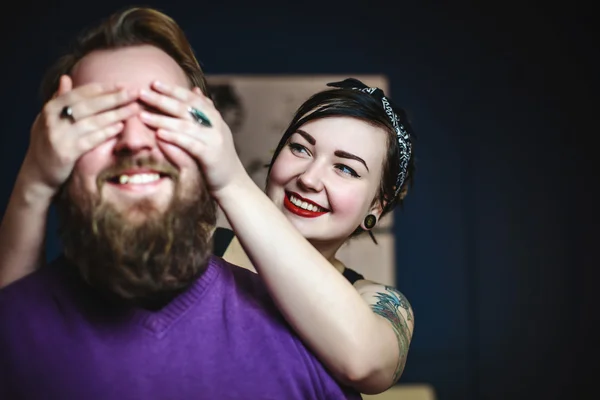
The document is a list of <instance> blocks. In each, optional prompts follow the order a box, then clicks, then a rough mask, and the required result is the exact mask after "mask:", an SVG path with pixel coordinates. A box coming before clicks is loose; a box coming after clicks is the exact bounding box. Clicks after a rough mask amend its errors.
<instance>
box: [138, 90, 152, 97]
mask: <svg viewBox="0 0 600 400" xmlns="http://www.w3.org/2000/svg"><path fill="white" fill-rule="evenodd" d="M140 95H141V96H142V97H150V96H151V95H152V94H151V93H150V91H149V90H146V89H142V90H140Z"/></svg>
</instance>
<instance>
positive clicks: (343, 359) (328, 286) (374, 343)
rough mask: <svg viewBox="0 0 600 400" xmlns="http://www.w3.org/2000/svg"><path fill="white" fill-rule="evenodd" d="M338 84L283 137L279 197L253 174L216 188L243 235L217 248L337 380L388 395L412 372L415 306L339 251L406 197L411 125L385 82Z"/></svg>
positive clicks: (311, 102)
mask: <svg viewBox="0 0 600 400" xmlns="http://www.w3.org/2000/svg"><path fill="white" fill-rule="evenodd" d="M333 86H342V87H341V88H337V89H332V90H326V91H323V92H320V93H317V94H315V95H314V96H312V97H311V98H309V99H308V100H307V101H306V102H305V103H304V104H303V105H301V106H300V108H299V109H298V111H297V112H296V114H295V116H294V118H293V120H292V122H291V123H290V125H289V126H288V128H287V129H286V131H285V133H284V135H283V137H282V138H281V140H280V142H279V144H278V146H277V148H276V150H275V152H274V154H273V158H272V161H271V163H270V167H269V173H268V177H267V185H266V194H267V195H268V197H269V200H271V202H272V203H271V204H269V203H268V202H267V201H266V199H265V198H264V195H263V194H262V193H261V192H260V190H259V189H258V188H257V187H256V185H254V184H252V183H250V182H249V179H248V177H247V174H245V173H241V172H238V173H236V174H234V175H233V178H231V182H229V183H227V184H225V185H224V187H219V188H216V189H213V195H214V196H215V198H216V199H217V201H218V202H219V205H220V206H221V208H222V209H223V211H224V212H225V214H226V216H227V218H228V221H229V223H230V224H231V226H232V227H233V230H234V231H235V234H236V236H235V237H234V236H232V235H227V234H226V233H225V231H224V230H223V229H219V230H218V231H217V234H216V236H215V237H216V239H217V243H216V248H217V249H218V250H219V254H222V255H223V257H224V258H225V259H227V260H230V261H232V262H235V263H236V264H238V265H241V266H243V267H245V268H248V269H250V270H254V271H256V272H258V273H259V274H260V275H262V278H263V280H264V281H265V282H266V283H267V285H268V287H269V290H270V292H271V294H272V295H273V297H274V299H275V300H276V302H277V304H278V306H279V308H280V310H281V311H282V313H283V314H284V316H285V317H286V319H287V320H288V321H289V322H290V324H291V325H292V326H293V327H294V329H295V330H296V331H297V332H298V333H299V334H300V335H301V336H302V337H303V338H304V340H306V341H307V343H308V344H309V345H310V346H311V348H312V350H313V351H315V353H316V354H318V355H319V357H320V358H321V360H323V362H324V363H325V364H326V365H327V366H328V367H329V368H330V369H331V370H332V371H334V373H336V376H338V379H340V380H341V381H343V382H346V383H348V384H349V385H352V386H353V387H355V388H357V389H358V390H360V391H362V392H364V393H378V392H382V391H383V390H385V389H386V388H388V387H389V386H390V385H392V384H393V383H395V382H396V381H397V380H398V379H399V378H400V376H401V374H402V371H403V369H404V365H405V362H406V357H407V352H408V348H409V344H410V341H411V338H412V332H413V329H414V318H413V312H412V308H411V307H410V304H409V303H408V301H407V299H406V298H405V297H404V296H403V295H402V294H401V293H400V292H399V291H397V290H396V289H394V288H393V287H390V286H387V285H381V284H378V283H376V282H372V281H369V280H366V279H364V277H363V276H362V275H360V274H358V273H356V272H354V271H353V270H351V269H349V268H347V267H346V266H345V265H344V264H343V263H342V262H341V261H340V260H339V259H337V258H336V253H337V251H338V249H339V248H340V246H341V245H342V244H343V243H344V242H345V241H346V240H347V239H348V238H349V237H352V236H357V235H359V234H361V233H363V232H366V231H369V230H371V229H372V228H373V227H374V226H375V225H376V223H377V221H379V220H380V218H381V217H382V216H384V215H385V214H386V213H388V212H390V211H391V210H392V209H393V208H394V206H395V205H397V204H400V203H401V202H402V200H403V198H404V196H405V195H406V192H407V189H408V187H409V185H410V182H411V180H412V176H413V172H414V171H413V170H414V162H413V154H412V135H411V134H410V133H409V132H410V129H411V128H410V125H409V124H408V122H407V121H406V117H405V115H404V113H403V111H402V110H401V109H400V108H397V107H393V108H392V106H391V105H390V102H389V99H387V98H386V97H385V96H384V95H383V92H382V91H380V90H378V89H374V88H365V87H364V85H363V84H362V83H361V82H359V81H356V80H352V79H350V80H346V81H344V82H340V83H336V84H333ZM167 140H173V141H177V137H176V136H175V135H169V138H168V139H167ZM182 143H183V140H182ZM215 150H216V149H215V148H213V152H214V151H215ZM222 151H223V150H222ZM230 152H231V153H233V150H230V151H226V152H225V153H224V154H223V153H220V154H221V157H220V159H221V160H223V159H226V158H227V157H229V156H233V155H232V154H231V153H230ZM226 154H231V155H229V156H226ZM200 158H202V157H201V156H200ZM235 175H238V177H235ZM240 177H243V178H240ZM239 199H244V201H239ZM276 210H278V211H279V212H276ZM258 232H260V234H257V233H258ZM301 237H303V238H304V239H306V241H303V240H301V239H300V238H301ZM307 243H310V245H311V246H306V244H307ZM315 250H316V251H315Z"/></svg>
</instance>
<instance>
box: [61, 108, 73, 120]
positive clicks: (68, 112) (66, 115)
mask: <svg viewBox="0 0 600 400" xmlns="http://www.w3.org/2000/svg"><path fill="white" fill-rule="evenodd" d="M60 118H62V119H68V120H69V121H71V122H72V123H73V122H75V117H74V116H73V109H72V108H71V107H70V106H64V107H63V109H62V110H61V111H60Z"/></svg>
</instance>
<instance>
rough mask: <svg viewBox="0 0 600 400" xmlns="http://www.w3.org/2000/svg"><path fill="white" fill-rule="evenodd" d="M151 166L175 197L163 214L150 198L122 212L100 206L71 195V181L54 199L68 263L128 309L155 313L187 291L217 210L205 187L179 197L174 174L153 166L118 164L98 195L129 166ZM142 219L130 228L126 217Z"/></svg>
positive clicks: (200, 268)
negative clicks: (140, 216) (130, 306)
mask: <svg viewBox="0 0 600 400" xmlns="http://www.w3.org/2000/svg"><path fill="white" fill-rule="evenodd" d="M131 166H138V167H145V166H148V167H152V168H153V169H155V170H157V171H160V172H163V173H165V174H167V175H169V176H170V178H171V179H172V180H173V182H174V189H173V198H172V200H171V203H170V205H169V207H168V208H167V210H165V211H164V212H160V211H158V210H156V209H155V208H154V204H153V202H152V201H151V200H150V199H144V200H141V201H138V202H137V203H136V204H135V205H133V206H130V207H129V208H128V209H127V210H125V211H118V210H117V209H116V208H115V206H114V205H112V204H110V203H108V202H106V201H104V202H103V201H101V199H100V195H99V194H98V195H97V196H92V195H90V194H89V193H82V192H80V191H79V192H76V191H75V190H73V187H72V185H71V181H69V182H67V184H66V185H65V186H64V187H63V189H62V190H61V193H60V194H59V196H58V197H57V199H56V207H57V211H58V216H59V221H60V229H59V234H60V237H61V239H62V242H63V246H64V253H65V257H66V258H67V259H68V260H69V261H70V262H71V263H72V264H74V265H75V266H76V267H77V269H78V271H79V273H80V275H81V277H82V278H83V279H84V280H85V281H86V282H87V283H88V284H89V285H91V286H92V287H94V288H96V289H98V290H99V291H101V292H103V293H104V294H106V295H108V296H109V297H111V298H115V299H117V300H118V301H122V302H123V301H124V302H126V303H129V304H133V305H137V306H141V307H145V308H154V309H155V308H160V307H162V306H164V305H165V304H166V303H167V302H168V301H170V300H171V299H172V298H173V297H174V296H176V295H177V294H179V293H181V292H182V291H183V290H185V289H186V288H187V287H189V285H190V284H192V283H193V282H194V281H195V280H196V279H197V278H198V277H199V276H200V275H201V274H202V273H203V272H204V271H205V270H206V266H207V261H208V257H209V256H210V254H211V253H212V241H211V233H212V228H213V227H214V225H215V223H216V203H215V202H214V200H213V199H212V198H211V197H210V195H209V193H208V190H207V188H206V185H205V184H204V182H203V180H199V181H198V182H195V184H194V185H193V186H192V187H188V188H186V189H187V190H186V192H185V193H180V190H181V187H180V183H179V179H178V173H177V171H176V170H175V169H174V168H173V167H171V166H165V165H162V168H161V166H160V165H157V163H155V162H153V161H152V160H149V159H146V160H132V159H124V160H120V162H119V165H117V166H114V167H112V168H110V169H109V170H107V171H105V172H104V173H102V174H101V175H100V176H99V178H98V185H97V187H98V193H101V189H102V185H103V184H105V182H106V180H107V179H109V177H111V176H112V177H114V176H118V174H119V173H118V171H124V170H126V169H127V168H128V167H131ZM128 212H135V213H143V214H144V215H145V216H146V217H145V220H144V221H143V222H140V223H137V224H134V223H132V222H130V221H128V219H127V216H126V215H125V214H126V213H128Z"/></svg>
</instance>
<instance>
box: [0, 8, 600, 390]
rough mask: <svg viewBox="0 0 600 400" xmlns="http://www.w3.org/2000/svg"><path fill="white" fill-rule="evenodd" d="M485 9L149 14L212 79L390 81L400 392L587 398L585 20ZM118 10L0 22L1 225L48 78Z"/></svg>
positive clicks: (577, 11)
mask: <svg viewBox="0 0 600 400" xmlns="http://www.w3.org/2000/svg"><path fill="white" fill-rule="evenodd" d="M48 3H50V2H48ZM482 3H486V4H485V5H477V4H469V3H468V2H464V1H463V2H448V4H443V5H441V4H437V5H434V4H432V3H429V2H423V1H400V0H399V1H393V2H392V1H390V2H382V1H374V0H371V1H365V2H360V1H355V0H353V1H346V2H340V3H339V4H334V3H333V2H327V1H321V2H315V3H311V2H284V1H281V2H280V3H260V2H250V1H245V2H242V1H219V2H214V1H213V2H206V1H205V2H202V1H196V2H181V1H162V2H158V1H155V2H148V3H146V4H149V5H153V6H156V7H157V8H159V9H161V10H163V11H165V12H167V13H168V14H169V15H171V16H172V17H174V18H175V19H176V20H177V21H178V22H179V23H180V24H181V25H182V27H183V28H184V30H185V31H186V32H187V34H188V37H189V39H190V41H191V42H192V45H193V46H194V48H195V49H196V53H197V56H198V58H199V60H200V61H201V63H202V64H203V66H204V68H205V71H206V72H207V73H208V74H224V73H241V74H253V73H256V74H311V73H314V74H348V75H352V74H385V75H387V76H388V78H389V80H390V85H391V92H392V94H393V98H394V100H395V102H397V103H400V104H402V105H403V106H404V107H405V108H406V109H407V110H408V113H409V115H410V117H411V119H412V121H413V124H414V128H415V130H416V131H417V134H418V137H419V139H418V143H417V148H416V149H417V157H418V172H417V175H416V182H415V186H414V189H413V190H412V192H411V193H410V194H409V196H408V198H407V201H406V206H405V210H404V211H403V212H398V213H397V224H396V229H397V232H396V233H397V237H398V241H397V252H398V265H397V285H398V286H399V288H400V289H401V290H402V291H403V292H404V293H405V294H406V295H407V297H408V298H409V299H410V300H411V303H412V305H413V307H414V309H415V313H416V331H415V336H414V341H413V345H412V348H411V351H410V353H409V360H408V364H407V368H406V372H405V374H404V376H403V378H402V382H427V383H431V384H432V385H433V386H434V387H435V389H436V391H437V393H438V396H439V398H440V399H442V400H449V399H486V400H487V399H490V400H491V399H498V400H500V399H502V400H505V399H532V398H535V399H538V398H539V399H559V398H586V397H587V396H584V393H587V392H586V391H587V390H589V388H590V387H591V386H590V383H591V382H590V380H589V379H588V378H589V377H590V376H591V372H588V371H589V370H588V369H587V368H586V367H584V366H583V362H584V361H586V360H592V361H593V358H592V354H591V351H592V349H594V347H595V343H594V342H593V340H595V338H596V337H597V336H595V334H593V333H592V330H591V325H590V322H591V321H592V317H594V318H595V314H596V313H593V308H592V306H593V304H592V300H593V299H592V290H593V289H592V288H593V286H594V282H595V279H594V276H593V275H595V271H593V267H594V266H595V265H597V264H598V262H597V258H596V252H595V251H594V250H595V249H594V247H593V245H594V243H592V236H591V235H589V233H591V230H592V222H591V221H592V211H593V206H592V200H591V199H592V192H593V189H594V186H595V184H596V182H597V178H596V177H595V176H594V174H593V173H592V162H593V161H594V155H595V147H593V146H592V144H593V141H592V139H593V138H594V136H595V135H596V134H597V133H598V127H597V126H596V125H594V124H592V121H593V115H594V113H595V110H594V109H593V103H592V98H593V97H594V96H593V95H594V94H595V93H596V92H595V88H596V87H595V84H596V82H595V81H596V78H595V76H593V74H594V73H595V67H596V65H595V64H594V62H593V55H594V53H595V52H596V46H593V45H592V39H593V36H592V29H591V26H592V24H591V17H588V15H592V14H591V12H590V10H589V9H587V10H586V9H584V8H581V5H579V4H577V3H575V2H570V3H568V4H564V3H563V4H562V5H561V6H560V8H559V6H558V5H557V6H548V5H546V6H544V7H541V6H540V7H536V6H533V5H527V4H525V3H516V2H515V3H509V2H499V1H494V2H482ZM125 5H127V3H125V2H117V1H108V0H106V1H101V2H73V1H69V2H62V4H61V5H60V6H55V7H52V6H50V5H49V4H38V3H34V2H33V1H31V0H25V1H19V2H17V3H15V4H13V5H11V7H15V8H14V10H13V11H11V12H7V11H6V10H5V11H4V13H3V14H4V15H3V16H4V18H3V19H4V23H3V24H2V26H1V27H0V29H2V41H3V46H2V53H1V54H2V63H1V67H2V82H3V87H2V89H3V95H2V99H1V100H0V101H1V103H0V104H1V106H2V110H3V112H2V118H1V119H0V121H1V122H0V124H1V125H0V127H1V134H0V135H1V139H0V144H1V155H2V164H1V167H2V175H1V176H2V179H1V181H0V210H4V208H5V207H6V203H7V201H8V197H9V194H10V191H11V188H12V184H13V181H14V178H15V176H16V174H17V171H18V168H19V166H20V163H21V160H22V157H23V155H24V152H25V150H26V148H27V144H28V137H29V128H30V125H31V122H32V121H33V119H34V117H35V114H36V113H37V112H38V110H39V108H40V104H39V101H38V97H37V90H38V84H39V82H40V79H41V76H42V73H43V71H44V70H45V68H46V67H48V65H49V63H50V62H51V61H53V60H54V58H55V57H56V56H57V55H58V52H59V51H60V50H61V49H62V46H64V45H65V44H66V43H67V41H68V40H69V39H70V38H71V36H72V35H73V34H75V33H76V32H78V31H79V29H80V28H82V27H83V26H85V25H87V24H89V23H92V22H96V21H97V20H98V19H99V18H102V17H104V16H106V15H108V14H109V13H111V12H113V11H115V9H116V8H120V7H122V6H125ZM4 7H8V5H5V6H4ZM54 228H55V227H54V226H51V229H52V230H53V229H54ZM52 235H53V231H52V232H51V236H50V241H49V251H50V253H51V254H52V253H55V252H56V251H57V250H58V249H57V242H56V239H55V237H54V236H52ZM592 365H593V364H592ZM591 368H593V367H591ZM199 373H201V371H199Z"/></svg>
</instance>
